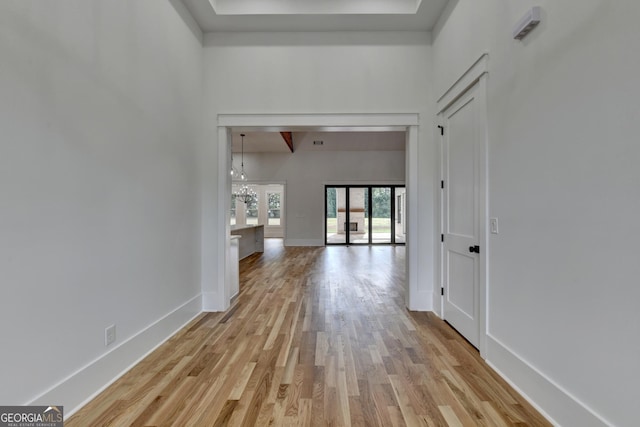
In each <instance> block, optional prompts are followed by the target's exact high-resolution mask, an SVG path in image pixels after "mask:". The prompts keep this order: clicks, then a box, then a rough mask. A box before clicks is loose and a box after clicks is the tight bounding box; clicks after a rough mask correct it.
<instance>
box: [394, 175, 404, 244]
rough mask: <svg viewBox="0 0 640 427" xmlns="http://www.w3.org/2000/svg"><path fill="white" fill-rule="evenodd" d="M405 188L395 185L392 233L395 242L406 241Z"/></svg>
mask: <svg viewBox="0 0 640 427" xmlns="http://www.w3.org/2000/svg"><path fill="white" fill-rule="evenodd" d="M406 197H407V190H406V189H405V188H404V187H396V189H395V197H394V213H395V221H394V228H395V230H394V233H395V238H396V241H395V243H406V241H407V221H406V216H407V214H406V212H407V203H406V200H407V199H406Z"/></svg>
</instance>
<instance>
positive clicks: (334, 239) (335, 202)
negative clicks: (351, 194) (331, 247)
mask: <svg viewBox="0 0 640 427" xmlns="http://www.w3.org/2000/svg"><path fill="white" fill-rule="evenodd" d="M346 194H347V192H346V188H344V187H326V189H325V205H326V213H325V230H326V235H325V240H326V243H327V244H345V243H347V234H346V233H345V229H344V226H342V227H341V226H339V224H340V223H341V222H342V223H344V221H345V218H346V206H347V200H346Z"/></svg>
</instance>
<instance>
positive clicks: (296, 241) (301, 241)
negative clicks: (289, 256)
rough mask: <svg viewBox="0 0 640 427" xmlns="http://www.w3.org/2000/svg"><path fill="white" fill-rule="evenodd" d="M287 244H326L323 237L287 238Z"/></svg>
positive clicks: (285, 242) (285, 243)
mask: <svg viewBox="0 0 640 427" xmlns="http://www.w3.org/2000/svg"><path fill="white" fill-rule="evenodd" d="M284 245H285V246H324V240H322V239H285V241H284Z"/></svg>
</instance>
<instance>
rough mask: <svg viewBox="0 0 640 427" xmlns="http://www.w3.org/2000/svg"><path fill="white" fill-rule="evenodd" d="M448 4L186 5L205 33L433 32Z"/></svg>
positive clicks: (420, 0) (261, 0) (238, 1)
mask: <svg viewBox="0 0 640 427" xmlns="http://www.w3.org/2000/svg"><path fill="white" fill-rule="evenodd" d="M448 1H449V0H182V2H183V3H184V4H185V6H186V7H187V9H189V12H190V13H191V15H193V17H194V18H195V20H196V22H197V23H198V25H199V26H200V28H201V29H202V31H204V32H219V31H430V30H431V29H432V28H433V26H434V25H435V23H436V21H437V19H438V17H439V16H440V14H441V13H442V11H443V10H444V7H445V5H446V3H447V2H448Z"/></svg>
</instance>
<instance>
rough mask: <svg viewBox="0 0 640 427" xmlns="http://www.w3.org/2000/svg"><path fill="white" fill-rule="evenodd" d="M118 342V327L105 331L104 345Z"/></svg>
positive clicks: (108, 327)
mask: <svg viewBox="0 0 640 427" xmlns="http://www.w3.org/2000/svg"><path fill="white" fill-rule="evenodd" d="M115 340H116V325H111V326H107V327H106V328H105V330H104V345H105V346H107V345H110V344H113V342H114V341H115Z"/></svg>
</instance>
